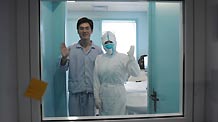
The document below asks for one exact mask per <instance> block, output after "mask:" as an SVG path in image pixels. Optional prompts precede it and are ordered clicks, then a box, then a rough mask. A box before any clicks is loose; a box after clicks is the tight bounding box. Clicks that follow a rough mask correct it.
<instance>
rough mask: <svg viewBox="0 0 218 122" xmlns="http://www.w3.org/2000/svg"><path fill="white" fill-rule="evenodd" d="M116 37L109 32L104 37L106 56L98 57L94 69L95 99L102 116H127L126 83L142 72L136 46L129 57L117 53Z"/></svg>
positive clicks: (103, 43) (129, 53) (130, 51)
mask: <svg viewBox="0 0 218 122" xmlns="http://www.w3.org/2000/svg"><path fill="white" fill-rule="evenodd" d="M116 44H117V43H116V38H115V35H114V34H113V33H112V32H110V31H107V32H106V33H105V34H104V35H103V36H102V45H103V47H104V50H105V51H106V53H105V54H101V55H98V56H97V58H96V60H95V68H94V77H93V78H94V97H95V103H96V107H97V108H98V109H99V114H100V115H125V114H126V90H125V87H124V83H125V82H126V81H127V80H128V77H129V76H130V75H132V76H137V75H138V74H139V72H140V68H139V65H138V63H137V62H136V60H135V58H134V56H133V54H134V46H131V47H130V50H129V52H127V54H128V55H126V54H123V53H119V52H117V51H116Z"/></svg>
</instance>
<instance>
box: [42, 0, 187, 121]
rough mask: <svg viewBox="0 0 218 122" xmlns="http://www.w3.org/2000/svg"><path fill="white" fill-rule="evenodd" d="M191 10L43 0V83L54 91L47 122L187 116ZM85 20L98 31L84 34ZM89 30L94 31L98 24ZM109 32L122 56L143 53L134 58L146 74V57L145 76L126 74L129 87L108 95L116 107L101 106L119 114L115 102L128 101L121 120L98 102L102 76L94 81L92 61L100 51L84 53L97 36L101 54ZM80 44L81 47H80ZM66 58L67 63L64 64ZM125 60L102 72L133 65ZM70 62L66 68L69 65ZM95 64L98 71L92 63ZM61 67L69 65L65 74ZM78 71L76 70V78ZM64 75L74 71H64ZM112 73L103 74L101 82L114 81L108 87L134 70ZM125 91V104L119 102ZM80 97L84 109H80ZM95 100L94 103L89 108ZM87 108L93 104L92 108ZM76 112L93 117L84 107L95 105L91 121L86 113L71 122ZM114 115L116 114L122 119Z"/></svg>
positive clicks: (179, 5)
mask: <svg viewBox="0 0 218 122" xmlns="http://www.w3.org/2000/svg"><path fill="white" fill-rule="evenodd" d="M183 8H184V7H183V2H182V1H173V2H170V1H167V2H166V1H164V2H156V1H152V2H151V1H129V0H126V1H125V0H124V1H119V2H113V1H70V2H69V1H53V0H41V1H40V49H41V51H40V53H41V79H42V80H43V81H46V82H48V84H49V85H48V87H47V90H46V93H45V95H44V97H43V101H42V120H66V121H68V120H86V121H87V120H96V119H100V120H107V119H131V118H138V119H141V118H152V117H178V116H179V117H182V116H184V111H183V110H184V103H183V102H184V99H183V98H184V94H183V93H184V89H183V88H184V86H183V84H184V82H185V79H184V77H185V74H184V71H185V69H184V67H185V64H186V62H184V56H186V55H185V53H184V50H185V48H184V45H183V44H184V41H185V40H184V39H183V34H184V32H183V20H184V17H183ZM81 17H87V18H89V19H91V20H92V22H93V25H94V27H93V30H81V31H80V32H78V31H77V27H78V26H77V21H78V19H80V18H81ZM82 26H83V27H84V28H86V26H90V24H88V25H87V24H84V25H82ZM108 30H110V31H112V32H113V33H114V34H115V36H116V38H117V41H118V43H117V51H118V52H119V53H123V54H125V56H128V54H127V52H128V51H129V48H130V45H134V46H135V50H134V54H133V56H134V58H135V60H134V62H136V63H138V64H137V65H138V66H140V57H143V55H146V57H145V58H143V60H144V61H143V63H144V64H143V66H142V67H144V68H141V69H140V72H139V73H138V75H137V76H131V75H129V74H127V75H126V74H124V75H125V76H124V77H125V79H124V78H123V79H124V80H123V81H122V83H120V84H119V85H121V87H120V88H119V89H116V90H117V91H115V90H112V88H114V87H115V86H116V87H118V86H119V85H115V86H113V87H112V88H109V85H108V84H107V85H108V86H107V88H108V91H109V90H111V92H112V91H113V92H115V93H116V94H109V93H110V92H107V93H106V92H105V93H104V95H105V94H107V95H108V96H109V97H107V99H108V101H107V100H105V99H106V97H104V98H100V100H101V102H102V101H103V99H104V103H101V105H102V104H104V105H108V106H109V105H110V104H111V106H113V103H112V102H111V101H116V100H118V98H119V99H120V98H123V101H124V103H125V104H123V105H124V107H125V114H123V113H122V114H121V113H119V112H118V113H116V114H111V113H110V114H104V115H101V114H100V113H101V110H99V108H98V106H97V105H98V103H100V102H98V101H97V100H96V99H95V98H96V95H95V94H94V90H93V84H92V83H93V82H94V80H95V79H94V78H92V77H94V76H92V77H91V78H90V76H89V74H88V73H90V72H91V73H90V74H92V73H93V72H94V66H93V64H94V63H95V59H96V57H95V56H93V55H91V56H89V57H88V55H89V54H91V53H92V49H93V48H95V47H92V48H87V49H86V48H83V43H80V40H89V39H87V36H89V35H90V40H91V42H92V44H95V46H99V47H101V46H102V43H101V37H102V34H103V32H105V31H108ZM63 43H64V44H65V46H66V48H68V49H70V50H68V51H69V55H67V54H68V53H66V57H67V58H65V57H64V56H63V52H62V53H61V49H60V47H61V45H62V44H63ZM77 43H78V44H79V45H76V44H77ZM89 44H90V43H89ZM72 45H74V47H73V46H72ZM62 47H63V45H62ZM78 49H79V50H78ZM90 50H91V51H90ZM103 50H104V49H103ZM65 51H66V50H65ZM74 52H77V53H74ZM104 53H105V52H104ZM81 55H83V57H81ZM62 57H64V58H63V60H62ZM74 59H78V60H74ZM118 59H119V58H117V60H118ZM124 59H125V60H120V59H119V62H107V61H108V60H105V61H102V62H101V63H99V62H98V63H97V65H95V66H100V65H103V66H105V67H106V66H108V67H110V66H111V65H109V64H116V63H120V62H125V61H127V60H129V58H128V59H127V58H124ZM62 61H63V62H64V61H66V62H65V63H63V62H62ZM90 61H93V62H94V63H93V62H91V63H89V62H90ZM106 62H107V63H108V64H106ZM61 63H63V64H64V65H62V66H61ZM104 63H105V64H104ZM65 64H66V65H65ZM89 65H90V67H92V68H90V67H89ZM126 65H127V63H126V64H125V66H126ZM77 66H81V67H77ZM72 67H73V68H74V69H73V70H69V69H70V68H72ZM64 68H68V69H66V70H63V69H64ZM116 68H117V67H116ZM119 70H120V72H119ZM133 70H134V69H133ZM108 71H109V72H108V74H107V73H99V74H101V76H100V78H106V79H104V80H107V78H113V77H114V76H115V75H120V74H119V73H121V74H122V73H123V72H124V71H127V68H126V70H121V69H118V70H112V69H111V70H108ZM74 72H81V73H80V75H74V74H73V73H74ZM114 72H116V73H114ZM93 74H94V73H93ZM102 74H104V75H102ZM110 74H113V75H110ZM97 76H98V75H97ZM78 79H79V80H78ZM81 79H82V80H81ZM87 79H88V80H87ZM92 79H93V81H92ZM88 81H92V82H88ZM114 81H115V80H114ZM102 82H103V81H101V83H102ZM101 85H102V84H101ZM111 85H113V84H111ZM99 88H102V86H99ZM122 88H124V89H125V90H124V91H125V92H123V91H121V89H122ZM120 91H121V94H120V96H116V95H118V92H120ZM99 92H102V91H99ZM78 94H79V95H78ZM102 94H103V93H102ZM102 94H101V95H102ZM110 95H111V96H110ZM72 96H73V97H74V98H75V99H77V101H76V100H75V101H74V100H73V99H72V98H73V97H72ZM115 96H116V99H115ZM123 96H125V97H123ZM76 97H77V98H76ZM78 97H79V98H78ZM92 97H93V98H94V101H91V100H87V99H88V98H92ZM86 100H87V101H88V103H86V102H84V101H86ZM92 100H93V99H92ZM115 103H116V102H115ZM74 104H79V105H81V107H80V108H79V107H78V108H77V109H76V111H75V112H80V111H82V110H84V112H87V111H89V108H88V107H84V106H83V104H84V105H87V104H92V105H93V109H94V114H93V115H86V113H85V114H81V113H82V112H80V113H78V114H77V115H71V113H70V111H73V110H74V108H75V106H74V107H72V105H74ZM108 106H106V107H108ZM106 107H105V108H106ZM118 107H120V105H119V106H117V109H118V110H121V108H118ZM109 108H110V107H108V111H115V110H114V109H112V110H110V109H109ZM111 108H112V107H111ZM70 109H71V110H70ZM100 109H101V108H100ZM106 113H107V112H106ZM80 114H81V115H80Z"/></svg>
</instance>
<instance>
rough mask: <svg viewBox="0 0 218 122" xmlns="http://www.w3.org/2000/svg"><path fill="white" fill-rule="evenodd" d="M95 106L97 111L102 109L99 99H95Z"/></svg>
mask: <svg viewBox="0 0 218 122" xmlns="http://www.w3.org/2000/svg"><path fill="white" fill-rule="evenodd" d="M95 106H96V108H97V109H99V110H100V109H101V100H100V99H99V98H95Z"/></svg>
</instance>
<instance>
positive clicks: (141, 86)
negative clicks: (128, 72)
mask: <svg viewBox="0 0 218 122" xmlns="http://www.w3.org/2000/svg"><path fill="white" fill-rule="evenodd" d="M124 85H125V88H126V92H127V93H128V92H147V81H141V82H136V81H128V82H126V83H125V84H124Z"/></svg>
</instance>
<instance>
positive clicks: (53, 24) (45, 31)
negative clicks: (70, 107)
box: [40, 1, 67, 117]
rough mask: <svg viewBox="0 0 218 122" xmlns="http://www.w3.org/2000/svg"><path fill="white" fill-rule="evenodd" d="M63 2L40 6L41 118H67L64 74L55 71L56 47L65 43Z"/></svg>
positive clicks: (57, 48)
mask: <svg viewBox="0 0 218 122" xmlns="http://www.w3.org/2000/svg"><path fill="white" fill-rule="evenodd" d="M65 11H66V7H65V3H64V2H62V3H61V2H48V1H43V2H42V1H41V3H40V14H41V16H40V39H41V41H40V43H41V60H42V61H41V62H42V67H41V71H42V72H41V74H42V75H41V79H42V80H44V81H46V82H48V87H47V90H46V93H45V95H44V99H43V108H44V109H43V110H44V111H43V112H44V116H45V117H52V116H67V102H66V98H67V97H66V73H65V72H63V71H61V70H60V69H59V68H58V65H57V64H58V57H59V56H60V44H61V42H64V40H65Z"/></svg>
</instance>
